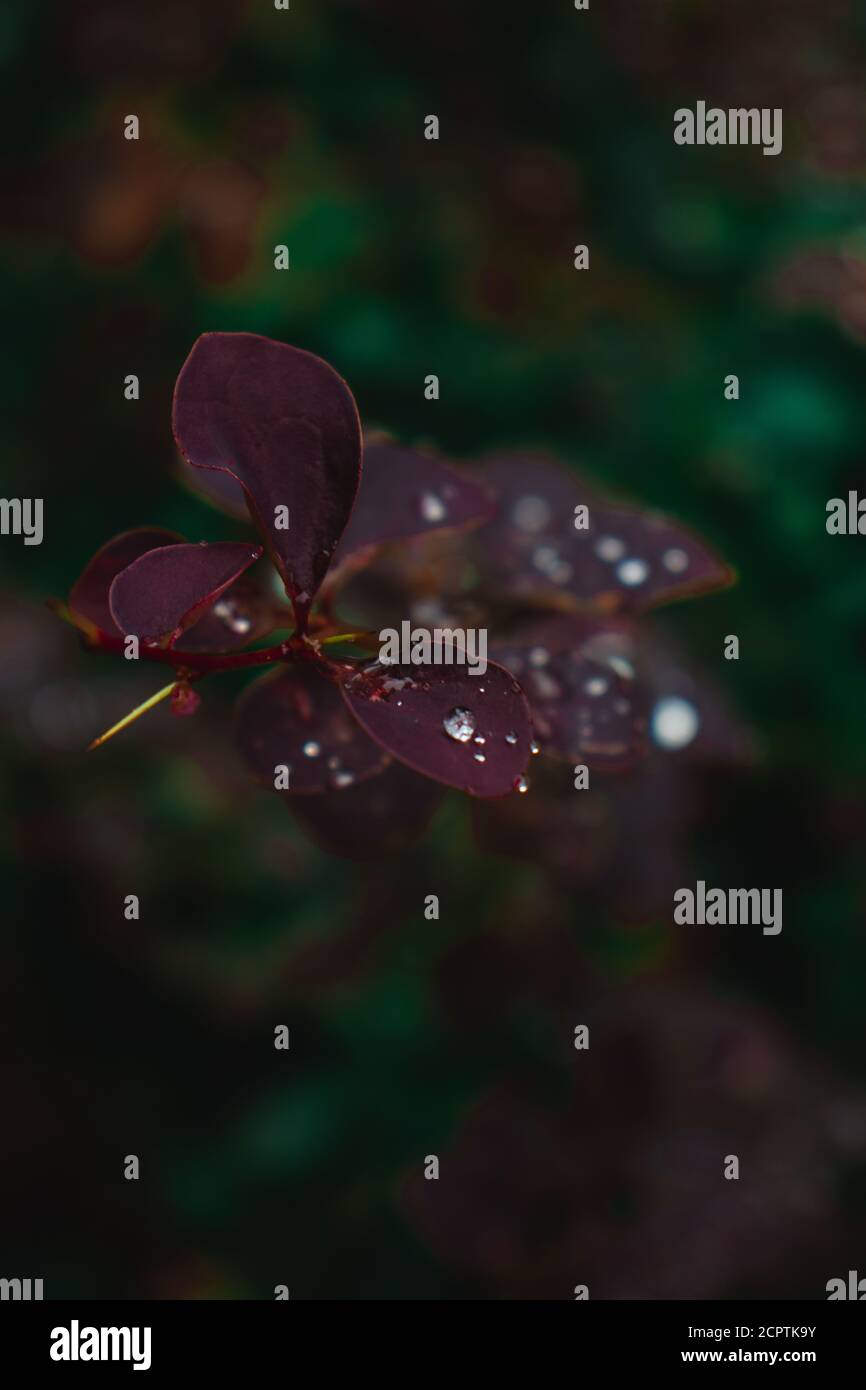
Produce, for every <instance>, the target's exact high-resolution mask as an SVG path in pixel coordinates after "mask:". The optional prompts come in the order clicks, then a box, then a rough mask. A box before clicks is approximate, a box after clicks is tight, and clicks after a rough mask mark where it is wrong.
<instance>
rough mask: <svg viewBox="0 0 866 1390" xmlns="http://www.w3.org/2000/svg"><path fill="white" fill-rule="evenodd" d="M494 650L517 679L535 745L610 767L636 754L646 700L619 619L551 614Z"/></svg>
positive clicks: (629, 637)
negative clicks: (524, 632) (528, 709)
mask: <svg viewBox="0 0 866 1390" xmlns="http://www.w3.org/2000/svg"><path fill="white" fill-rule="evenodd" d="M495 655H496V659H497V661H501V662H502V664H503V665H504V666H507V667H508V669H509V670H510V671H513V673H514V675H515V676H517V677H518V678H519V679H520V681H521V682H522V684H523V688H524V690H525V692H526V697H527V699H528V700H529V706H530V709H531V711H532V722H533V726H534V730H535V736H536V738H537V740H538V742H539V744H540V745H541V748H542V751H544V752H550V753H554V754H557V755H559V756H560V757H563V758H568V759H569V760H570V761H574V762H579V763H586V764H587V765H588V766H590V767H606V768H610V769H614V768H624V767H628V766H631V765H632V764H633V763H634V762H635V761H636V760H637V759H638V758H639V757H640V756H641V755H642V753H643V751H644V749H645V745H646V727H647V712H648V700H647V696H646V691H645V688H644V685H643V683H642V682H641V681H639V680H638V675H637V669H636V662H637V653H636V650H635V639H634V636H633V634H632V632H631V630H630V628H629V627H628V626H627V625H626V624H624V623H618V624H617V623H614V622H613V621H602V620H599V619H597V618H592V617H586V616H582V617H577V616H575V617H562V618H553V619H550V620H548V621H547V622H546V623H540V624H537V625H536V626H534V627H533V628H532V629H530V631H529V632H528V633H526V634H524V635H521V636H519V637H516V638H513V639H511V640H510V641H508V642H503V643H500V644H497V646H496V650H495Z"/></svg>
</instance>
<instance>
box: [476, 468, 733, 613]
mask: <svg viewBox="0 0 866 1390" xmlns="http://www.w3.org/2000/svg"><path fill="white" fill-rule="evenodd" d="M483 477H484V478H485V480H487V481H488V482H489V483H490V484H491V485H492V486H494V487H495V488H496V489H497V491H498V492H499V494H500V497H501V509H500V513H499V515H498V516H497V517H496V518H495V520H494V521H492V522H491V523H490V524H489V525H487V526H485V527H483V528H482V530H481V531H479V533H478V543H479V548H480V554H481V561H482V573H483V576H484V580H485V583H486V585H487V587H488V588H490V589H491V590H492V591H494V592H497V593H502V594H505V595H507V596H509V597H511V598H512V599H517V600H522V601H526V602H531V603H538V602H543V603H547V604H549V605H550V606H551V607H555V608H559V609H567V608H572V609H575V608H578V607H579V606H580V605H581V604H582V603H586V602H587V601H590V600H594V601H597V602H600V603H603V604H604V606H605V607H607V608H609V609H612V610H613V609H621V610H625V611H632V612H638V611H644V610H646V609H648V608H654V607H656V606H657V605H658V604H661V603H667V602H670V601H671V600H673V599H679V598H685V597H688V596H690V595H693V594H696V593H702V592H705V591H707V590H710V589H717V588H722V587H724V586H725V585H727V584H729V583H730V582H731V580H732V578H733V575H732V572H731V570H730V569H729V568H728V567H727V566H726V565H725V564H724V563H723V562H722V561H721V560H720V559H719V557H718V556H717V555H716V554H715V552H714V551H713V550H712V549H711V548H710V547H709V546H708V545H706V543H705V542H704V541H702V540H700V539H699V538H698V537H696V536H695V535H694V534H693V533H692V532H691V531H690V530H689V529H688V528H687V527H685V526H683V525H682V524H680V523H679V522H676V521H672V520H670V519H668V518H666V517H663V516H661V515H659V514H657V513H655V512H652V511H642V510H640V509H637V508H630V507H620V506H613V505H611V504H610V503H608V502H603V501H601V500H600V499H599V497H598V495H597V493H596V492H595V491H594V489H593V488H592V487H590V486H589V485H588V484H587V483H586V482H585V481H584V480H583V479H582V478H581V477H580V476H579V475H578V474H577V473H571V472H569V470H567V469H565V468H562V467H559V466H557V465H556V464H555V463H554V462H552V461H551V460H549V459H546V458H533V457H531V456H530V457H522V456H520V455H509V456H506V457H505V458H498V459H494V460H492V461H491V462H490V463H489V464H488V466H487V469H486V470H485V472H484V474H483ZM581 509H585V514H584V512H582V511H581ZM584 523H586V524H585V525H584Z"/></svg>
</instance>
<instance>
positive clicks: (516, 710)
mask: <svg viewBox="0 0 866 1390" xmlns="http://www.w3.org/2000/svg"><path fill="white" fill-rule="evenodd" d="M343 696H344V698H345V700H346V703H347V705H348V706H349V708H350V709H351V711H352V713H353V714H354V715H355V717H356V718H357V719H358V720H360V722H361V724H363V726H364V728H365V729H366V730H367V732H368V733H369V734H371V735H372V737H373V738H374V739H376V740H377V742H378V743H380V744H381V745H382V747H383V748H386V749H387V751H388V752H389V753H391V754H393V756H394V757H395V758H398V759H399V760H400V762H402V763H405V764H406V766H407V767H411V768H414V770H415V771H416V772H421V773H423V774H424V775H425V776H426V777H432V778H433V779H434V780H435V781H437V782H444V783H445V784H446V785H447V786H450V787H458V788H460V790H461V791H467V792H471V793H472V794H473V795H474V796H505V795H506V794H507V793H508V792H511V791H513V790H514V789H515V787H516V786H517V784H518V782H519V780H520V777H521V774H522V773H523V770H524V768H525V767H526V763H527V760H528V757H529V748H530V742H531V738H532V733H531V722H530V716H529V707H528V705H527V703H526V697H525V695H524V694H523V691H522V690H521V689H520V686H519V685H518V684H517V682H516V681H515V680H514V678H513V677H512V676H511V675H510V673H509V672H508V671H506V670H504V669H503V668H502V667H501V666H497V665H496V664H495V663H493V662H489V663H488V666H487V670H486V671H485V673H484V675H483V676H481V675H475V676H473V675H469V674H468V673H467V672H466V670H465V669H461V668H457V669H456V670H455V669H453V668H452V667H446V666H412V667H400V666H380V665H379V664H373V665H371V666H367V667H364V668H363V669H360V670H358V671H356V672H355V674H354V675H351V676H349V677H348V678H347V679H346V680H345V684H344V686H343Z"/></svg>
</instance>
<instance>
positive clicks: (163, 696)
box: [87, 681, 177, 753]
mask: <svg viewBox="0 0 866 1390" xmlns="http://www.w3.org/2000/svg"><path fill="white" fill-rule="evenodd" d="M176 685H177V681H172V683H171V685H166V686H163V688H162V690H158V691H157V692H156V694H155V695H151V697H150V699H149V700H145V702H144V704H142V705H138V707H137V708H136V709H134V710H130V712H129V714H125V715H124V716H123V718H122V719H120V720H118V722H117V723H116V724H112V726H111V728H110V729H106V731H105V733H104V734H100V735H99V738H95V739H94V740H93V742H92V743H88V745H87V751H88V753H91V752H92V751H93V749H94V748H99V747H100V745H101V744H103V743H107V742H108V740H109V739H110V738H113V737H114V735H115V734H119V733H120V731H121V729H125V728H126V727H127V726H128V725H129V724H133V723H134V722H135V720H136V719H140V718H141V716H142V715H143V714H147V711H148V710H149V709H153V707H154V705H158V704H159V703H160V701H161V700H167V699H168V697H169V695H170V694H171V692H172V691H173V690H174V688H175V686H176Z"/></svg>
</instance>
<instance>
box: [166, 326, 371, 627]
mask: <svg viewBox="0 0 866 1390" xmlns="http://www.w3.org/2000/svg"><path fill="white" fill-rule="evenodd" d="M173 418H174V434H175V439H176V440H177V445H178V448H179V449H180V451H181V453H182V454H183V456H184V458H185V459H187V461H188V462H189V463H191V464H192V465H193V466H194V467H196V468H204V469H208V468H210V469H218V470H223V471H225V472H227V473H229V474H231V475H232V476H233V477H234V478H235V479H237V481H238V482H239V483H241V484H242V485H243V487H244V490H245V492H246V494H247V498H248V501H249V506H250V510H251V512H252V515H253V517H254V519H255V521H256V524H257V525H258V527H259V529H260V531H261V533H262V536H263V537H264V539H265V541H266V543H267V546H268V549H269V551H270V553H271V555H272V557H273V559H274V563H275V564H276V566H277V568H278V569H279V571H280V573H281V574H282V576H283V579H284V582H285V585H286V590H287V592H288V593H289V595H290V597H291V599H292V602H293V604H294V607H295V614H296V617H297V621H298V624H299V626H300V627H302V628H303V627H304V626H305V624H306V620H307V614H308V612H309V608H310V604H311V603H312V601H313V597H314V595H315V593H316V590H317V589H318V587H319V585H320V584H321V582H322V579H323V577H324V574H325V571H326V570H327V568H328V565H329V563H330V560H331V556H332V555H333V552H334V550H335V548H336V545H337V542H338V541H339V539H340V536H341V535H342V533H343V530H344V528H345V526H346V522H347V521H348V518H349V513H350V512H351V510H352V503H353V502H354V499H355V493H356V491H357V488H358V481H359V478H360V470H361V429H360V424H359V421H358V412H357V409H356V406H355V402H354V399H353V397H352V393H351V391H350V390H349V388H348V386H347V385H346V383H345V382H344V381H343V380H342V378H341V377H340V376H338V375H337V373H336V372H335V371H334V370H333V368H332V367H329V366H328V364H327V363H326V362H323V361H322V360H321V358H319V357H314V356H313V354H312V353H309V352H302V351H301V350H300V349H299V348H293V347H289V346H287V345H286V344H285V343H277V342H274V341H272V340H271V339H270V338H263V337H260V336H259V335H257V334H255V333H205V334H204V335H203V336H202V337H201V338H199V339H198V341H197V342H196V343H195V345H194V347H193V349H192V352H191V353H190V355H189V357H188V358H187V360H186V362H185V363H184V366H183V368H182V369H181V372H180V375H179V377H178V379H177V386H176V387H175V394H174V417H173ZM280 508H288V529H280V528H278V526H277V520H278V518H279V519H280V520H283V519H284V515H285V514H284V513H282V512H278V509H280Z"/></svg>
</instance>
